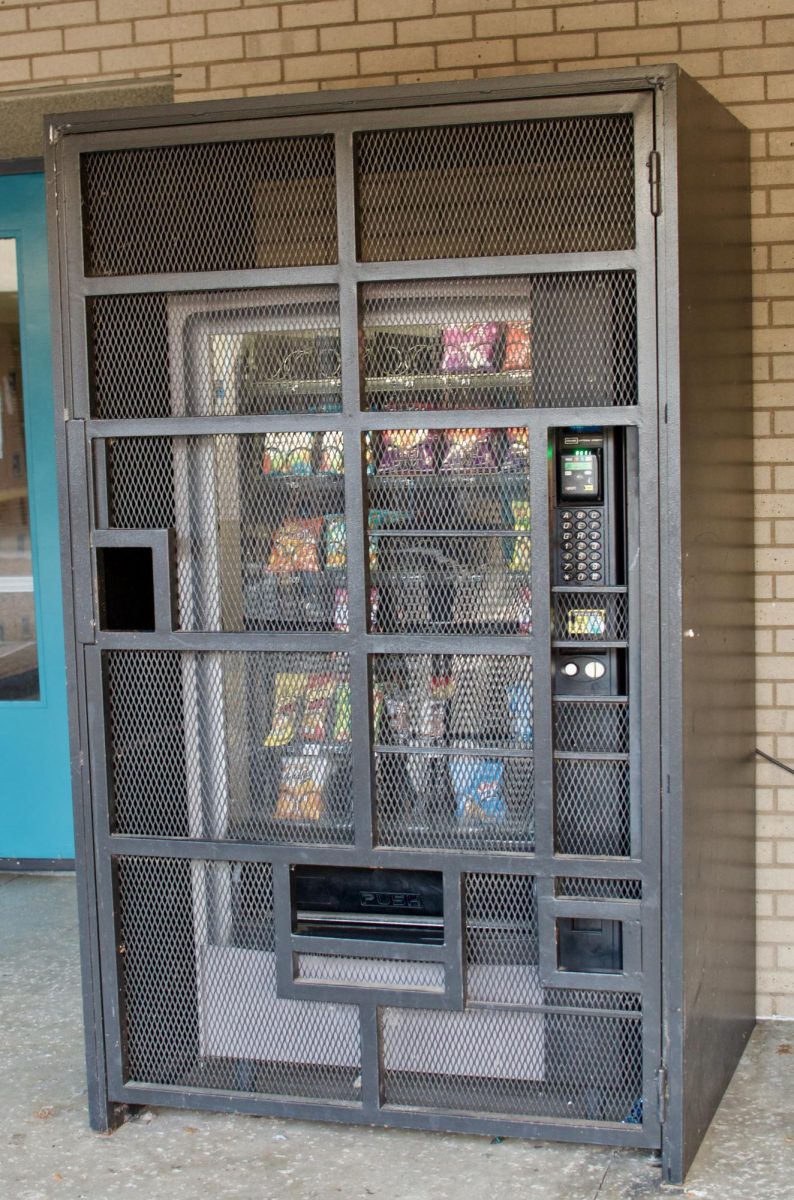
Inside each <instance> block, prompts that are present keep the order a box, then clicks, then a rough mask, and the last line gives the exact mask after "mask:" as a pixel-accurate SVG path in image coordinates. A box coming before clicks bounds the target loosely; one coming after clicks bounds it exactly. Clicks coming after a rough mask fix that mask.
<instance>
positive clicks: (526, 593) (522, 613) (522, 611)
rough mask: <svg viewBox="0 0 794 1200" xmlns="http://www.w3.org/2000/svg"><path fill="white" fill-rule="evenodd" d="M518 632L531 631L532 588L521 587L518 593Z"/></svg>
mask: <svg viewBox="0 0 794 1200" xmlns="http://www.w3.org/2000/svg"><path fill="white" fill-rule="evenodd" d="M518 632H519V633H531V632H532V588H529V587H522V588H521V590H520V592H519V593H518Z"/></svg>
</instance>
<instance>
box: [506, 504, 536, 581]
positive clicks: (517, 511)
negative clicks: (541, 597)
mask: <svg viewBox="0 0 794 1200" xmlns="http://www.w3.org/2000/svg"><path fill="white" fill-rule="evenodd" d="M510 508H511V511H512V513H513V528H514V529H515V530H518V531H519V532H521V533H522V534H523V533H524V531H526V533H527V534H528V533H529V531H530V528H531V525H530V517H531V509H530V504H529V501H528V500H511V502H510ZM531 551H532V539H531V538H530V537H523V536H522V537H517V538H513V553H512V555H511V557H510V562H509V564H508V569H509V570H510V571H529V569H530V564H531Z"/></svg>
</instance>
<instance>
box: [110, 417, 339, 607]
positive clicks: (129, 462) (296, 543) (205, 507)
mask: <svg viewBox="0 0 794 1200" xmlns="http://www.w3.org/2000/svg"><path fill="white" fill-rule="evenodd" d="M106 447H107V455H106V458H107V491H108V524H109V525H110V526H111V527H112V528H143V529H161V528H164V529H174V530H175V533H176V565H177V588H178V600H179V615H180V621H181V628H182V629H188V630H223V631H243V630H249V629H253V630H257V629H258V630H326V631H333V630H336V631H340V630H343V629H346V627H347V626H346V619H345V620H342V619H341V618H340V615H339V610H340V602H339V598H340V595H342V594H346V585H347V528H346V521H345V508H344V454H343V448H342V440H341V434H336V433H330V432H325V433H319V432H314V431H312V430H295V431H291V432H271V433H262V434H244V435H239V436H238V435H233V434H217V435H211V436H199V437H179V438H174V439H171V438H164V437H153V438H137V437H136V438H113V439H109V440H108V441H107V443H106ZM142 479H145V480H146V486H145V487H142V486H141V480H142Z"/></svg>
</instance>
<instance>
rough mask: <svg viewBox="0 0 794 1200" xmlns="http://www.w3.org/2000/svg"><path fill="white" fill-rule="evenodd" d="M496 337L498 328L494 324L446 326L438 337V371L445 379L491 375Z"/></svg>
mask: <svg viewBox="0 0 794 1200" xmlns="http://www.w3.org/2000/svg"><path fill="white" fill-rule="evenodd" d="M498 337H499V326H498V325H497V324H496V322H495V321H484V322H482V323H480V324H477V325H449V326H447V328H446V329H445V330H444V331H443V334H442V338H443V345H444V350H443V354H442V357H441V370H442V371H443V372H444V373H445V374H447V375H466V374H468V373H469V372H470V371H493V370H494V369H495V364H494V355H495V351H496V342H497V339H498Z"/></svg>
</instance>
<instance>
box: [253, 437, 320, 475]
mask: <svg viewBox="0 0 794 1200" xmlns="http://www.w3.org/2000/svg"><path fill="white" fill-rule="evenodd" d="M313 447H314V434H313V433H270V434H268V435H267V437H266V439H265V444H264V450H263V453H262V470H263V472H264V473H265V475H311V473H312V450H313Z"/></svg>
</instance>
